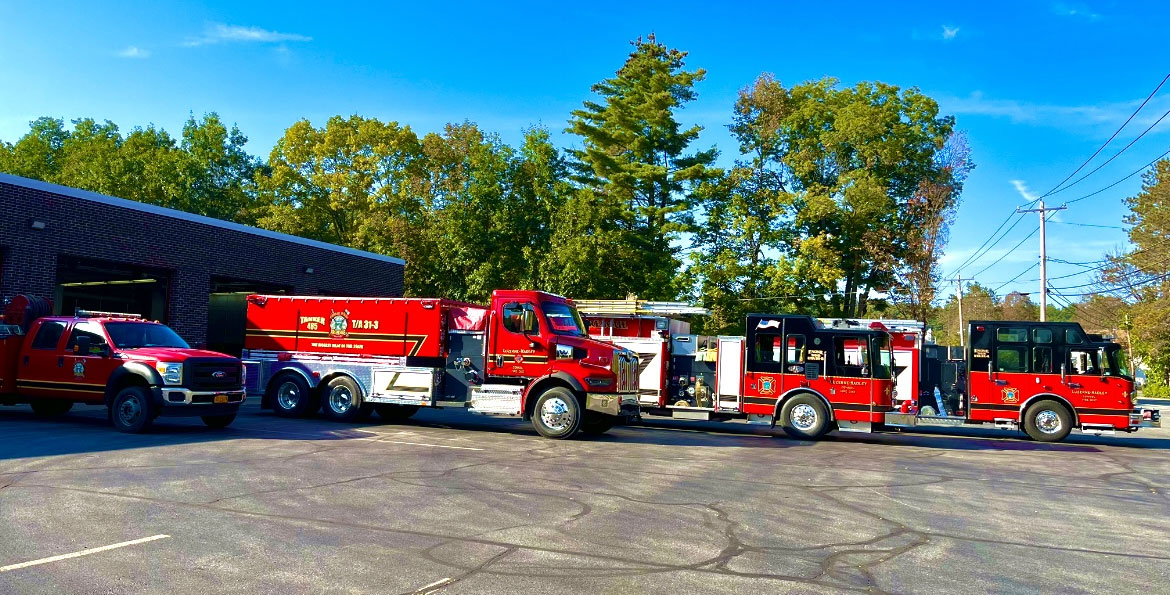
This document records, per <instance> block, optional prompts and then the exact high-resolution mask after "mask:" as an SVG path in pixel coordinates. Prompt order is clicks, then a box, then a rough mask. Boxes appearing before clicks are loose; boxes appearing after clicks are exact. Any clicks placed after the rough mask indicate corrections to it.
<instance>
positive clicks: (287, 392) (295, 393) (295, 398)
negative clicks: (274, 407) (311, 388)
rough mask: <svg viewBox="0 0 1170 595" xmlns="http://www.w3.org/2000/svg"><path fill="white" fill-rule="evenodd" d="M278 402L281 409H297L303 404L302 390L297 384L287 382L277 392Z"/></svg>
mask: <svg viewBox="0 0 1170 595" xmlns="http://www.w3.org/2000/svg"><path fill="white" fill-rule="evenodd" d="M276 402H277V403H278V404H279V405H280V408H281V409H296V407H297V403H300V402H301V390H300V389H299V388H297V384H296V383H295V382H286V383H284V384H282V385H280V390H278V391H276Z"/></svg>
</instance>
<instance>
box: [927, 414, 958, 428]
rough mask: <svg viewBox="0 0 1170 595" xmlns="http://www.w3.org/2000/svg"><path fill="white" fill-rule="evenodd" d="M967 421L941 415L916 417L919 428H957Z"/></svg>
mask: <svg viewBox="0 0 1170 595" xmlns="http://www.w3.org/2000/svg"><path fill="white" fill-rule="evenodd" d="M966 421H967V420H966V419H964V418H962V417H953V416H946V417H943V416H941V415H920V416H918V425H920V426H945V427H951V428H957V427H959V426H961V425H963V424H964V423H965V422H966Z"/></svg>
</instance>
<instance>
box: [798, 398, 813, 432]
mask: <svg viewBox="0 0 1170 595" xmlns="http://www.w3.org/2000/svg"><path fill="white" fill-rule="evenodd" d="M815 425H817V410H816V409H814V408H813V406H812V405H806V404H804V403H801V404H799V405H797V406H796V407H793V408H792V426H793V427H794V428H796V429H798V430H801V431H808V430H811V429H812V428H813V426H815Z"/></svg>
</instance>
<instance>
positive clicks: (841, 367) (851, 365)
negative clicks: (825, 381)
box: [833, 337, 869, 377]
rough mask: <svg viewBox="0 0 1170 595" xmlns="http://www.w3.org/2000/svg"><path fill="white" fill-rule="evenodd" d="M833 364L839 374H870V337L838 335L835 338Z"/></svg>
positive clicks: (857, 375)
mask: <svg viewBox="0 0 1170 595" xmlns="http://www.w3.org/2000/svg"><path fill="white" fill-rule="evenodd" d="M833 364H834V366H835V367H836V374H837V375H839V376H855V377H860V376H868V375H869V339H868V338H867V337H837V338H836V339H834V340H833Z"/></svg>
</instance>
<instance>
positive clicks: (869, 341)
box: [581, 300, 894, 438]
mask: <svg viewBox="0 0 1170 595" xmlns="http://www.w3.org/2000/svg"><path fill="white" fill-rule="evenodd" d="M581 304H582V306H581V307H582V310H583V311H585V312H586V314H587V316H588V318H589V320H590V329H591V331H592V332H593V336H594V337H595V338H602V339H604V340H608V341H612V342H614V343H615V344H618V345H621V346H624V347H627V348H630V349H633V350H636V351H638V352H639V354H640V355H641V356H642V361H643V366H642V371H641V374H640V385H639V403H640V405H641V406H642V410H643V411H644V412H646V413H647V414H651V415H667V416H670V417H674V418H679V419H700V420H702V419H714V420H727V419H734V418H746V419H747V420H748V421H750V422H760V423H770V424H772V425H773V426H776V425H779V426H780V427H781V428H783V429H784V431H785V433H787V434H789V435H791V436H794V437H799V438H816V437H819V436H821V435H822V434H824V433H825V432H827V431H829V430H831V429H832V428H833V427H834V426H836V427H837V428H839V429H841V430H845V431H868V430H869V429H870V427H871V426H872V424H874V423H881V422H882V421H883V420H884V416H885V414H886V413H887V412H889V411H891V410H893V408H894V407H893V400H892V398H893V379H892V377H891V370H890V365H889V363H890V360H889V353H890V348H889V341H890V337H889V334H888V333H885V332H883V331H877V330H870V329H831V328H825V327H824V325H822V324H821V323H819V322H818V321H816V320H814V319H813V318H811V317H808V316H792V315H766V314H752V315H749V316H748V317H747V327H746V328H747V329H748V333H747V337H704V336H699V335H691V334H686V332H687V331H688V330H689V325H686V324H685V323H682V322H680V321H677V320H672V319H670V318H669V316H670V315H677V314H679V313H680V311H682V310H680V309H679V307H678V306H679V305H678V304H675V303H670V302H636V301H626V302H606V301H601V300H595V301H588V302H585V301H583V302H581ZM684 313H697V312H695V311H693V310H692V309H687V310H685V312H684ZM631 329H632V330H631ZM615 330H616V332H615ZM622 330H625V331H626V332H624V333H623V332H621V331H622ZM635 333H637V334H638V335H639V336H629V335H633V334H635ZM883 357H884V359H883Z"/></svg>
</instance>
